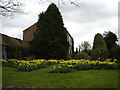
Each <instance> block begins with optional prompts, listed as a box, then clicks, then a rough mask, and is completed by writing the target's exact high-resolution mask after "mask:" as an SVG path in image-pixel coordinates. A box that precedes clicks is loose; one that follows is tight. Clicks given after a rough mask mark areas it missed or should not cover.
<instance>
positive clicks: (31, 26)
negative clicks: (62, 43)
mask: <svg viewBox="0 0 120 90" xmlns="http://www.w3.org/2000/svg"><path fill="white" fill-rule="evenodd" d="M36 25H37V22H36V23H34V24H33V25H31V26H30V27H28V28H27V29H25V30H24V31H27V30H29V29H30V28H32V27H33V26H36ZM65 30H66V32H67V33H68V34H69V36H70V37H71V38H72V36H71V35H70V33H69V32H68V31H67V29H65ZM24 31H23V32H24ZM72 39H73V38H72Z"/></svg>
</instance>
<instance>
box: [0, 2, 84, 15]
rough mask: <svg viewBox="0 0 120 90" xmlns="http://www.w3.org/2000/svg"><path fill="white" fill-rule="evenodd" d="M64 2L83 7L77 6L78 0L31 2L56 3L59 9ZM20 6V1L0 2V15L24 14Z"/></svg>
mask: <svg viewBox="0 0 120 90" xmlns="http://www.w3.org/2000/svg"><path fill="white" fill-rule="evenodd" d="M24 1H25V0H24ZM65 1H68V2H69V3H70V4H71V5H75V6H76V7H80V6H83V4H81V5H79V4H78V0H51V1H50V0H31V2H37V3H39V4H40V3H42V2H49V3H56V4H58V7H60V4H66V2H65ZM80 3H82V2H80ZM22 6H23V3H22V2H21V0H0V15H2V16H6V17H7V16H13V14H15V13H20V14H21V13H25V12H24V11H23V10H22V9H21V7H22Z"/></svg>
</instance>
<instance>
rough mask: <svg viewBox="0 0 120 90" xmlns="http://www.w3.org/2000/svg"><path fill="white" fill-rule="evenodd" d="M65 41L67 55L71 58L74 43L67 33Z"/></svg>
mask: <svg viewBox="0 0 120 90" xmlns="http://www.w3.org/2000/svg"><path fill="white" fill-rule="evenodd" d="M67 41H68V42H69V55H68V57H69V58H71V57H72V56H73V53H74V50H73V49H74V41H73V38H72V37H71V36H70V34H69V33H67Z"/></svg>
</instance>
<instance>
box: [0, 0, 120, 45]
mask: <svg viewBox="0 0 120 90" xmlns="http://www.w3.org/2000/svg"><path fill="white" fill-rule="evenodd" d="M37 1H39V0H37ZM47 1H51V2H52V1H53V2H55V1H56V0H47ZM67 1H68V0H67ZM77 1H78V2H76V3H77V4H79V5H80V7H75V6H74V5H71V4H70V3H68V2H66V1H65V4H62V2H61V3H60V6H59V10H60V12H61V14H62V17H63V21H64V25H65V27H66V28H67V30H68V32H69V33H70V34H71V36H72V37H73V39H74V45H75V47H78V45H79V44H81V42H83V41H88V42H90V43H91V45H92V43H93V40H94V36H95V34H96V33H101V34H103V33H104V31H112V32H113V33H115V34H116V35H118V1H119V0H77ZM23 3H25V5H24V6H23V7H22V8H23V10H24V11H25V12H28V14H20V15H18V14H16V15H14V18H13V19H11V18H6V17H2V16H0V18H1V19H2V29H0V33H2V34H6V35H9V36H11V37H15V38H20V39H22V38H23V30H25V29H26V28H28V27H29V26H31V25H32V24H34V23H36V22H37V20H38V14H39V13H41V12H42V11H45V10H46V9H47V7H48V5H49V4H50V2H43V3H40V4H38V3H37V2H35V0H26V1H25V2H23ZM55 3H56V2H55ZM56 4H57V3H56ZM57 5H58V4H57Z"/></svg>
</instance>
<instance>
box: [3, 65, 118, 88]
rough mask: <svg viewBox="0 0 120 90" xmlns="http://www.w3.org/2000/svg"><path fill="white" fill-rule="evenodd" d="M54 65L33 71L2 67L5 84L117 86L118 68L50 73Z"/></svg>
mask: <svg viewBox="0 0 120 90" xmlns="http://www.w3.org/2000/svg"><path fill="white" fill-rule="evenodd" d="M52 69H53V66H50V67H47V68H43V69H39V70H35V71H31V72H23V71H17V69H16V68H11V67H5V66H3V67H2V70H3V71H2V74H3V76H2V80H3V82H2V84H3V86H4V87H5V86H20V87H40V88H117V87H118V71H117V70H87V71H73V72H70V73H64V74H63V73H48V72H49V71H51V70H52Z"/></svg>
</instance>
